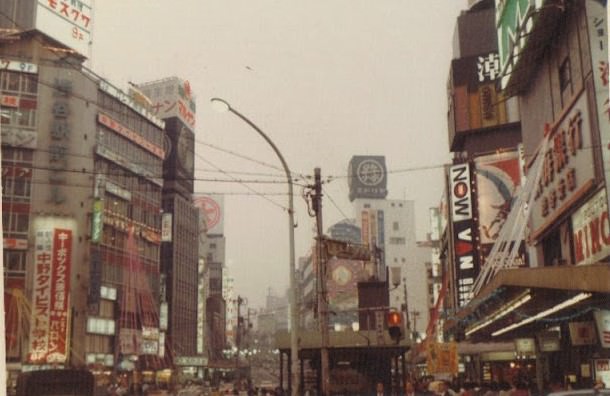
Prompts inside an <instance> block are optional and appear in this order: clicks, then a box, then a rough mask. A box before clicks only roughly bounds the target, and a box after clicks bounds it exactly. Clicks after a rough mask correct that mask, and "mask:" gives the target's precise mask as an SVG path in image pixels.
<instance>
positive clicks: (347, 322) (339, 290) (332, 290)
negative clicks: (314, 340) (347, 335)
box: [327, 258, 368, 327]
mask: <svg viewBox="0 0 610 396" xmlns="http://www.w3.org/2000/svg"><path fill="white" fill-rule="evenodd" d="M327 265H328V273H329V278H328V282H327V288H328V309H329V310H330V311H332V312H334V313H336V315H332V316H331V323H333V324H341V325H344V326H348V327H351V325H352V323H357V322H358V282H363V281H365V280H367V279H368V275H367V271H366V269H365V264H364V262H362V261H355V260H346V259H337V258H331V259H330V260H328V264H327Z"/></svg>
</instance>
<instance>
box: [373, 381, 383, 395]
mask: <svg viewBox="0 0 610 396" xmlns="http://www.w3.org/2000/svg"><path fill="white" fill-rule="evenodd" d="M375 396H385V393H384V390H383V382H378V383H377V385H375Z"/></svg>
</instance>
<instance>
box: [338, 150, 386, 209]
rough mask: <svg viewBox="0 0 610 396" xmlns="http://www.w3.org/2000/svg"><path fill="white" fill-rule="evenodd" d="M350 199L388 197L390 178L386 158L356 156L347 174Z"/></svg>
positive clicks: (350, 163) (351, 161)
mask: <svg viewBox="0 0 610 396" xmlns="http://www.w3.org/2000/svg"><path fill="white" fill-rule="evenodd" d="M347 174H348V176H347V180H348V184H349V199H350V201H353V200H354V199H356V198H371V199H384V198H385V197H386V196H387V195H388V177H387V170H386V165H385V157H384V156H365V155H355V156H353V157H352V159H351V160H350V162H349V168H348V172H347Z"/></svg>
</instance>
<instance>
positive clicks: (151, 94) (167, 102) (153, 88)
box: [139, 77, 196, 131]
mask: <svg viewBox="0 0 610 396" xmlns="http://www.w3.org/2000/svg"><path fill="white" fill-rule="evenodd" d="M139 88H141V89H142V92H143V93H144V94H145V95H146V96H148V98H150V100H151V101H152V102H153V104H152V109H153V113H154V114H155V115H156V116H157V117H160V118H162V119H166V118H171V117H178V118H179V119H180V120H181V121H182V122H184V124H185V125H187V126H188V127H189V128H190V129H191V131H194V130H195V121H196V120H195V113H196V106H195V99H194V97H193V92H192V90H191V85H190V83H189V82H188V81H184V80H181V79H179V78H177V77H173V78H168V79H165V80H161V81H155V82H151V83H146V84H142V85H140V86H139Z"/></svg>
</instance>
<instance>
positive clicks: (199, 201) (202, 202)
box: [193, 194, 224, 235]
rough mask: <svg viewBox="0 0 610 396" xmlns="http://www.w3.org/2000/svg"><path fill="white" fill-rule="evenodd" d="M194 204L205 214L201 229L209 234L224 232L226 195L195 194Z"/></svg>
mask: <svg viewBox="0 0 610 396" xmlns="http://www.w3.org/2000/svg"><path fill="white" fill-rule="evenodd" d="M193 205H195V207H197V208H198V209H199V211H200V213H201V214H202V215H203V216H202V218H201V220H202V222H201V224H200V227H199V229H200V230H202V232H205V234H207V235H223V234H224V195H221V194H209V195H204V194H200V195H194V196H193Z"/></svg>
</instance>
